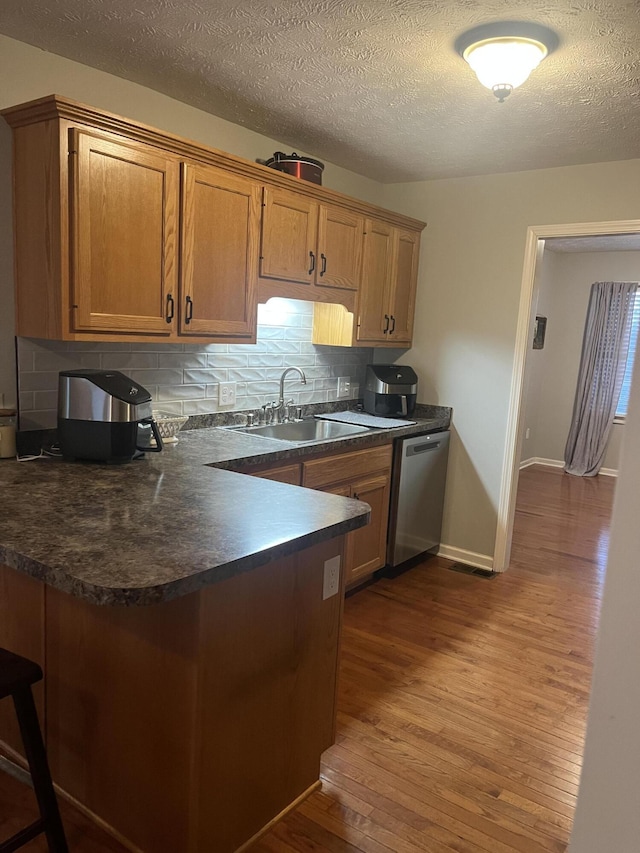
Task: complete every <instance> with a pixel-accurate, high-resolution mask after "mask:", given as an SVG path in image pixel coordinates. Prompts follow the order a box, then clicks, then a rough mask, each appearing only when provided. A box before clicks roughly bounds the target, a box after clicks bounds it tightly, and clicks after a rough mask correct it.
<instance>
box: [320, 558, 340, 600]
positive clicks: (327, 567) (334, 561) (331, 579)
mask: <svg viewBox="0 0 640 853" xmlns="http://www.w3.org/2000/svg"><path fill="white" fill-rule="evenodd" d="M339 591H340V555H338V556H337V557H332V558H331V559H330V560H325V561H324V580H323V583H322V600H323V601H325V599H327V598H331V596H332V595H337V594H338V592H339Z"/></svg>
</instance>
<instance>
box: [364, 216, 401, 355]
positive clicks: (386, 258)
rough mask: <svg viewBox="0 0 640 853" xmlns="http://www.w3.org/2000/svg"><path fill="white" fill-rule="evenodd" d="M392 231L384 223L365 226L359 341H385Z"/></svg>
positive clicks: (387, 328) (369, 223) (390, 227)
mask: <svg viewBox="0 0 640 853" xmlns="http://www.w3.org/2000/svg"><path fill="white" fill-rule="evenodd" d="M393 236H394V229H393V227H392V226H391V225H388V224H387V223H386V222H380V221H378V220H375V219H367V221H366V223H365V238H364V262H363V265H362V287H361V288H360V295H359V300H358V322H357V328H356V336H357V340H358V341H384V342H386V341H387V339H388V338H387V336H388V332H389V328H390V324H391V317H390V315H389V293H390V288H391V274H392V261H393Z"/></svg>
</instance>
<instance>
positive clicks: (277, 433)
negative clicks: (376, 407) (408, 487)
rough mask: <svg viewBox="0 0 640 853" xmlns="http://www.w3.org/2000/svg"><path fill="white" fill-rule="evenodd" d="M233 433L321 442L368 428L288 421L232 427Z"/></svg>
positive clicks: (283, 439) (314, 421)
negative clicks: (269, 424)
mask: <svg viewBox="0 0 640 853" xmlns="http://www.w3.org/2000/svg"><path fill="white" fill-rule="evenodd" d="M232 429H234V431H235V432H245V433H247V435H256V436H262V438H275V439H279V440H280V441H295V442H299V443H302V442H305V441H323V440H326V439H332V438H343V437H345V436H347V435H355V434H356V433H358V432H368V431H369V430H368V428H367V427H364V426H357V425H356V424H341V423H338V422H337V421H322V420H316V419H315V418H313V419H312V420H305V421H289V422H288V423H284V424H272V425H271V426H257V427H232Z"/></svg>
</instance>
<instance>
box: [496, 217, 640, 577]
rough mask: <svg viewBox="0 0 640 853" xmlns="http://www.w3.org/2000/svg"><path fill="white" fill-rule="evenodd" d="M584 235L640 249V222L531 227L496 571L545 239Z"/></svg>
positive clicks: (512, 494)
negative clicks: (621, 241)
mask: <svg viewBox="0 0 640 853" xmlns="http://www.w3.org/2000/svg"><path fill="white" fill-rule="evenodd" d="M584 238H588V239H589V240H590V241H595V240H596V239H609V240H611V239H612V238H617V241H619V240H623V241H625V242H626V245H627V246H628V245H629V244H630V241H631V242H633V243H637V247H638V250H640V220H625V221H619V222H595V223H594V222H585V223H575V224H566V225H549V226H532V227H530V228H529V229H528V231H527V240H526V247H525V258H524V266H523V275H522V287H521V292H520V309H519V315H518V326H517V332H516V351H515V356H514V367H513V372H512V381H511V393H510V401H509V416H508V423H507V436H506V442H505V455H504V460H503V470H502V483H501V490H500V502H499V506H498V527H497V533H496V548H495V554H494V566H493V569H494V571H505V569H506V568H507V567H508V565H509V561H510V556H511V540H512V534H513V522H514V516H515V503H516V494H517V487H518V479H519V474H520V459H521V448H522V441H523V435H522V433H523V430H524V401H525V390H526V378H527V377H526V367H527V355H528V352H529V349H530V345H531V341H532V340H533V336H534V324H535V310H534V307H535V305H536V302H537V297H538V288H539V280H538V278H537V275H536V273H539V270H540V264H541V263H542V260H543V256H544V251H545V243H546V241H551V240H559V239H562V240H564V241H570V240H579V239H584ZM592 245H593V243H592ZM619 245H620V243H619Z"/></svg>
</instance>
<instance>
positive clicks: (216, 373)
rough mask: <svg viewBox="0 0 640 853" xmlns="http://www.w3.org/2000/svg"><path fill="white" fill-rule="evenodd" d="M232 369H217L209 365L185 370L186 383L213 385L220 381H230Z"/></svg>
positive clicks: (184, 379) (184, 380)
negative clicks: (203, 367) (201, 368)
mask: <svg viewBox="0 0 640 853" xmlns="http://www.w3.org/2000/svg"><path fill="white" fill-rule="evenodd" d="M230 373H231V371H230V370H227V369H226V368H223V369H222V370H215V369H214V368H213V367H209V368H206V369H203V370H185V371H183V379H182V381H183V382H184V384H185V385H212V384H213V383H218V382H228V381H229V374H230Z"/></svg>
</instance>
